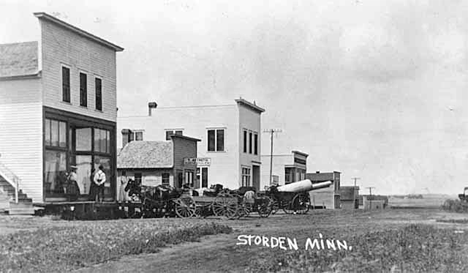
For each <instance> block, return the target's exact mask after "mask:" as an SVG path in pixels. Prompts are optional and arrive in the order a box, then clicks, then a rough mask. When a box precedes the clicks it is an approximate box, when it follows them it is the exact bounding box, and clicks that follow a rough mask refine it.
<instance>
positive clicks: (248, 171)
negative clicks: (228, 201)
mask: <svg viewBox="0 0 468 273" xmlns="http://www.w3.org/2000/svg"><path fill="white" fill-rule="evenodd" d="M241 175H242V187H250V186H252V184H251V178H252V168H251V167H247V166H242V172H241Z"/></svg>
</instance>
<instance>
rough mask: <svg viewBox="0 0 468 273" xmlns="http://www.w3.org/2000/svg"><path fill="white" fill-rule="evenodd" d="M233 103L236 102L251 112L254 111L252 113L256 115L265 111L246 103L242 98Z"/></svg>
mask: <svg viewBox="0 0 468 273" xmlns="http://www.w3.org/2000/svg"><path fill="white" fill-rule="evenodd" d="M235 101H236V102H237V104H242V105H243V106H245V107H247V108H250V109H252V110H254V111H256V112H258V113H263V112H265V109H263V108H262V107H260V106H257V105H256V104H254V103H251V102H249V101H246V100H244V99H243V98H240V99H236V100H235Z"/></svg>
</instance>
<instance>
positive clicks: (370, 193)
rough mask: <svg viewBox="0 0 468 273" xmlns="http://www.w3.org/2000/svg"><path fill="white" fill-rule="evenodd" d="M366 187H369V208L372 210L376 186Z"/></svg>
mask: <svg viewBox="0 0 468 273" xmlns="http://www.w3.org/2000/svg"><path fill="white" fill-rule="evenodd" d="M366 189H369V210H372V189H375V187H367V188H366Z"/></svg>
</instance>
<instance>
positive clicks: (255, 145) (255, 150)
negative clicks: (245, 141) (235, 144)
mask: <svg viewBox="0 0 468 273" xmlns="http://www.w3.org/2000/svg"><path fill="white" fill-rule="evenodd" d="M254 154H255V155H258V134H257V133H254Z"/></svg>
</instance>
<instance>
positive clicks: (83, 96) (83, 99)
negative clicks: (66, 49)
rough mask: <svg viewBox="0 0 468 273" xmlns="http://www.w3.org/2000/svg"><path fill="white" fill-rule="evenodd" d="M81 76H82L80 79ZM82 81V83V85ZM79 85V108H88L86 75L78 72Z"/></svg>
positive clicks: (83, 72)
mask: <svg viewBox="0 0 468 273" xmlns="http://www.w3.org/2000/svg"><path fill="white" fill-rule="evenodd" d="M82 76H84V77H83V78H82ZM83 79H84V83H83ZM79 84H80V106H81V107H86V108H87V107H88V73H86V72H85V71H82V70H80V72H79Z"/></svg>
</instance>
